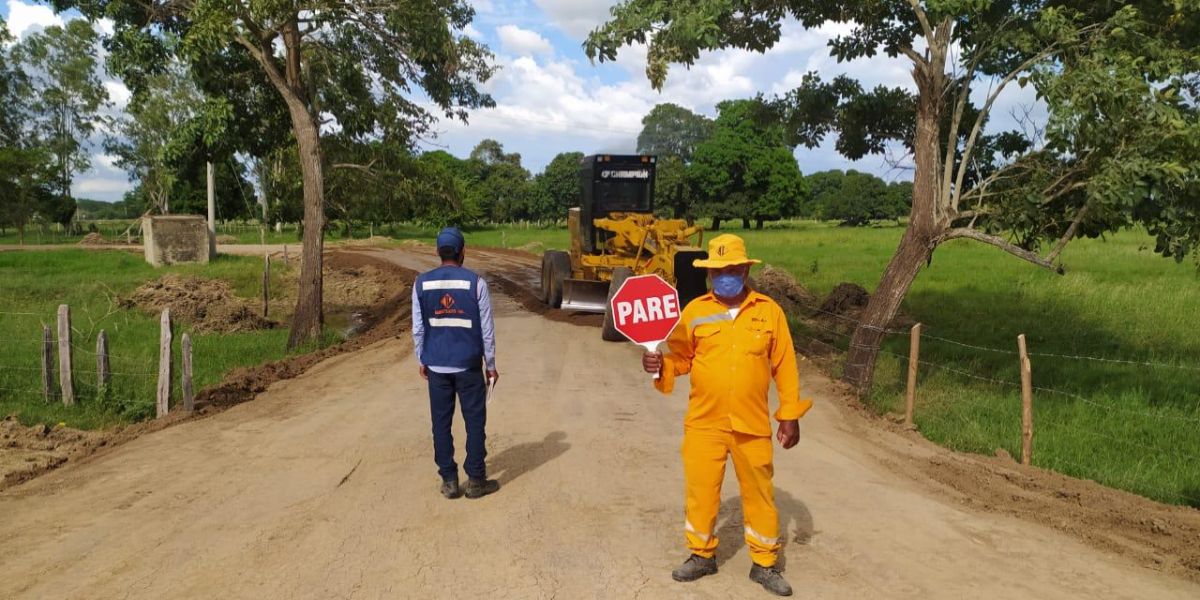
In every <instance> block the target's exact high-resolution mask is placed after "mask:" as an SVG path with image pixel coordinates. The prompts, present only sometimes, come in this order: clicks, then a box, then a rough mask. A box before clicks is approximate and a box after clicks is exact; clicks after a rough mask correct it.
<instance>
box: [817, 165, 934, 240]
mask: <svg viewBox="0 0 1200 600" xmlns="http://www.w3.org/2000/svg"><path fill="white" fill-rule="evenodd" d="M805 180H806V181H807V182H808V184H809V196H808V200H807V201H806V202H805V203H804V205H805V211H807V212H806V213H805V214H807V215H809V216H816V217H818V218H821V219H830V220H837V221H841V222H842V224H843V225H854V226H860V225H866V224H868V223H870V222H871V221H877V220H883V219H890V220H895V219H897V218H899V217H900V216H901V215H902V214H905V213H907V212H908V204H907V203H906V202H905V201H904V190H905V189H908V190H910V192H909V193H911V184H909V186H904V185H897V184H892V185H891V186H889V185H888V184H887V183H885V182H884V181H883V180H882V179H880V178H878V177H876V176H874V175H871V174H870V173H860V172H858V171H855V170H850V171H846V172H845V173H843V172H841V171H836V170H834V171H824V172H821V173H813V174H812V175H809V176H808V177H806V178H805Z"/></svg>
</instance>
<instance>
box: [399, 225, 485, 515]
mask: <svg viewBox="0 0 1200 600" xmlns="http://www.w3.org/2000/svg"><path fill="white" fill-rule="evenodd" d="M465 246H466V240H464V239H463V234H462V232H460V231H459V230H458V229H457V228H454V227H447V228H446V229H443V230H442V231H441V233H438V236H437V252H438V257H440V258H441V259H442V266H440V267H438V268H436V269H434V270H432V271H429V272H427V273H422V274H421V275H420V276H419V277H417V281H416V283H414V284H413V295H412V308H413V310H412V323H413V324H412V332H413V344H414V345H415V346H416V352H417V362H419V363H420V365H421V368H420V372H421V377H423V378H425V380H426V381H428V382H429V412H430V415H431V416H432V417H433V460H434V462H435V463H437V466H438V474H439V475H441V476H442V495H443V496H445V497H447V498H458V497H459V496H461V495H463V494H464V492H465V494H466V496H467V497H468V498H481V497H483V496H486V495H488V494H491V493H493V492H495V491H497V490H499V489H500V482H498V481H495V480H491V479H488V478H487V467H486V466H485V465H484V458H485V457H486V456H487V449H486V448H485V447H484V440H485V438H486V434H485V433H484V429H485V427H486V426H487V385H488V383H487V382H485V381H484V368H485V367H484V364H485V363H486V370H487V379H488V380H489V381H490V383H491V384H493V385H494V384H495V382H496V381H497V380H498V379H499V378H500V373H498V372H497V371H496V336H495V327H494V325H493V322H492V300H491V297H490V296H489V295H488V288H487V282H486V281H484V280H483V278H482V277H480V276H479V275H476V274H475V273H474V272H472V271H470V270H468V269H464V268H463V266H462V265H463V258H464V255H465V252H464V250H463V248H464V247H465ZM455 396H457V397H458V401H459V403H460V405H461V410H462V416H463V421H464V422H465V423H466V429H467V459H466V461H464V462H463V470H464V471H466V472H467V484H466V485H465V486H463V488H465V489H463V488H460V487H459V483H458V464H457V463H455V462H454V437H453V435H451V433H450V426H451V424H452V423H453V421H454V399H455Z"/></svg>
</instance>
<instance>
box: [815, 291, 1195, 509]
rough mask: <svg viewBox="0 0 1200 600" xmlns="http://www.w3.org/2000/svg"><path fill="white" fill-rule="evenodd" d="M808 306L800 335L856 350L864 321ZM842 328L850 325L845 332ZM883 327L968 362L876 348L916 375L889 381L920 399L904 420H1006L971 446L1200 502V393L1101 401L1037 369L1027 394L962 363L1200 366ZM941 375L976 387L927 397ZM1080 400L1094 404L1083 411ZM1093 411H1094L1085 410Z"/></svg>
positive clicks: (1186, 369) (1161, 496)
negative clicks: (1157, 403) (1137, 402)
mask: <svg viewBox="0 0 1200 600" xmlns="http://www.w3.org/2000/svg"><path fill="white" fill-rule="evenodd" d="M801 307H802V309H803V310H805V311H808V314H807V316H808V317H809V318H807V319H804V320H803V321H802V327H803V329H802V330H801V331H799V332H796V335H797V336H798V337H803V338H807V339H809V340H812V341H815V342H816V343H818V344H820V345H822V346H824V347H825V348H827V349H830V350H833V351H840V350H841V348H842V347H847V348H848V347H850V346H851V344H852V342H851V340H852V337H853V336H852V332H853V328H854V327H857V326H859V325H865V324H864V323H863V322H862V321H861V320H859V319H856V318H854V317H851V316H849V315H846V314H839V313H837V312H832V311H828V310H823V309H821V308H818V307H812V306H804V305H801ZM823 321H824V322H823ZM839 326H841V327H844V328H846V329H849V331H846V330H843V329H839V328H838V327H839ZM878 329H879V331H880V332H881V333H882V334H883V335H884V336H885V340H884V341H885V342H886V338H887V337H901V336H902V337H905V338H919V340H921V341H931V342H934V343H939V344H945V345H947V346H949V347H951V348H953V349H954V351H955V352H957V353H960V354H959V356H962V357H963V358H964V359H965V360H963V361H961V362H959V361H955V363H954V364H953V366H952V365H950V364H944V363H941V362H936V361H932V360H929V359H927V358H922V357H921V356H920V352H919V348H920V343H919V341H918V342H914V343H913V344H912V345H911V346H910V352H909V354H907V355H906V354H903V353H901V352H896V351H893V350H891V349H889V346H888V345H887V344H886V343H883V344H881V346H880V348H879V349H878V352H879V354H880V355H883V356H886V357H888V358H889V359H894V360H895V361H896V362H897V363H898V364H899V365H900V366H901V367H903V366H906V365H907V366H908V367H909V369H912V370H915V372H916V374H917V376H916V377H912V378H910V379H909V382H904V381H903V379H904V376H905V375H907V369H903V368H902V369H901V373H900V381H899V382H891V381H889V382H885V383H886V384H894V385H895V387H897V388H900V389H904V390H905V392H906V396H907V397H909V398H915V400H916V402H915V403H913V404H909V403H906V402H903V401H902V409H903V410H904V411H905V412H906V413H907V414H905V419H906V422H908V423H915V424H916V426H919V425H920V424H921V421H923V420H924V419H921V417H922V411H923V410H925V411H928V412H929V413H930V414H931V415H935V413H937V412H938V411H944V412H943V413H942V414H941V415H935V416H937V417H945V416H949V417H950V418H951V419H956V420H957V421H958V423H959V424H960V425H961V427H962V428H964V429H971V428H974V429H976V430H979V429H986V427H987V426H989V425H990V426H992V427H997V425H996V424H999V427H1001V428H1002V429H1003V430H1004V431H1005V432H1008V433H1002V434H998V435H991V436H988V435H986V434H985V435H980V436H976V437H975V438H973V439H972V441H973V442H974V443H973V444H964V445H966V446H971V445H974V446H975V448H974V449H975V450H977V451H985V449H984V448H983V447H980V446H979V439H978V438H979V437H983V438H985V439H987V441H990V442H996V443H995V444H993V445H992V446H991V448H992V449H995V448H997V447H999V448H1005V449H1006V450H1007V449H1008V448H1012V449H1021V450H1023V451H1025V452H1027V453H1028V455H1027V456H1024V457H1021V456H1019V454H1020V453H1018V452H1013V453H1012V455H1013V456H1014V458H1016V459H1018V460H1019V459H1022V458H1024V459H1025V461H1026V462H1028V463H1031V464H1034V465H1036V466H1039V467H1043V468H1047V469H1051V470H1055V471H1059V472H1062V473H1064V474H1067V475H1071V476H1075V477H1081V478H1085V479H1091V480H1094V481H1097V482H1099V483H1102V484H1106V485H1110V486H1114V487H1118V488H1121V489H1125V490H1128V491H1132V492H1135V493H1141V494H1144V495H1150V496H1152V497H1154V498H1156V499H1158V500H1161V501H1166V502H1171V503H1183V504H1189V505H1191V506H1195V507H1200V397H1197V398H1195V399H1194V402H1195V403H1194V404H1193V405H1192V406H1191V409H1190V411H1189V410H1188V409H1187V408H1180V409H1168V408H1162V407H1160V408H1155V407H1153V406H1149V407H1141V406H1126V405H1121V404H1118V403H1109V402H1103V401H1100V400H1098V399H1097V397H1096V396H1097V395H1089V394H1086V393H1077V392H1073V391H1067V390H1063V389H1059V388H1056V387H1054V386H1052V385H1050V384H1047V383H1044V382H1041V381H1039V380H1038V379H1037V378H1036V366H1034V367H1033V368H1032V371H1033V373H1032V374H1031V375H1030V377H1031V380H1032V381H1031V385H1029V386H1028V392H1027V393H1025V392H1024V391H1023V389H1022V388H1023V382H1022V381H1018V380H1014V379H1005V378H1001V377H997V376H993V375H992V373H991V372H984V371H976V370H973V369H971V368H970V367H964V366H963V363H966V364H971V361H970V355H971V354H982V355H989V354H990V355H1000V356H1007V357H1010V358H1011V359H1012V365H1013V366H1014V367H1016V370H1017V371H1018V372H1019V371H1020V370H1021V364H1022V362H1025V363H1027V364H1028V363H1029V362H1033V363H1034V365H1036V364H1037V361H1045V360H1070V361H1084V362H1088V363H1094V364H1096V365H1100V366H1102V367H1103V366H1112V367H1131V368H1142V369H1156V370H1174V371H1177V372H1180V373H1186V374H1190V373H1194V372H1197V371H1200V366H1197V365H1194V364H1175V363H1170V362H1163V361H1154V360H1145V361H1143V360H1133V359H1129V358H1123V357H1111V356H1090V355H1086V354H1079V355H1074V354H1065V353H1061V352H1036V351H1033V350H1032V349H1028V350H1027V351H1026V352H1025V353H1024V354H1022V352H1021V349H1020V348H1019V347H1018V348H1013V349H1008V348H998V347H994V346H987V345H981V344H977V343H970V342H964V341H962V340H956V339H952V338H948V337H944V336H938V335H931V334H929V333H927V332H926V331H925V330H927V329H929V326H928V325H924V324H915V325H914V326H913V327H912V328H909V329H896V328H878ZM914 329H915V331H916V333H914ZM1013 337H1014V340H1015V339H1016V338H1017V337H1018V336H1017V335H1015V334H1014V335H1013ZM1014 346H1016V345H1015V344H1014ZM991 360H993V361H994V360H995V359H994V358H993V359H991ZM889 376H890V373H889ZM937 377H942V378H945V379H947V380H950V381H961V382H963V383H964V384H970V385H971V386H976V387H974V388H971V387H964V388H962V389H960V390H954V391H952V392H949V391H947V390H945V389H937V390H931V393H930V395H931V396H932V395H936V396H938V397H937V398H936V401H935V399H932V398H926V397H923V395H922V388H921V385H920V384H921V383H928V382H929V381H930V380H931V379H933V378H937ZM1033 382H1037V383H1033ZM980 387H982V388H990V390H989V393H979V388H980ZM946 396H950V397H949V398H947V397H946ZM1024 396H1028V397H1024ZM926 401H927V402H926ZM1025 403H1028V404H1029V405H1030V406H1029V412H1030V418H1029V419H1028V422H1023V421H1026V419H1025V418H1024V415H1023V414H1022V413H1023V408H1024V407H1023V406H1022V404H1025ZM935 404H936V405H935ZM910 406H912V407H913V408H909V407H910ZM1079 406H1083V407H1086V409H1080V408H1078V407H1079ZM1085 410H1086V411H1090V414H1088V415H1084V414H1083V413H1084V411H1085ZM914 413H915V414H914ZM1096 415H1099V416H1098V417H1097V416H1096ZM914 419H915V421H914ZM983 421H988V422H990V423H984V422H983ZM1099 425H1104V426H1103V427H1102V426H1099ZM1026 426H1028V428H1029V432H1028V436H1029V438H1030V443H1029V444H1024V443H1023V442H1024V440H1023V439H1021V438H1022V437H1024V435H1025V433H1026V432H1025V431H1023V429H1024V428H1025V427H1026ZM947 427H948V426H947V425H946V424H945V423H943V424H942V425H941V429H942V430H945V429H946V428H947ZM942 433H943V436H942V437H946V436H945V431H943V432H942ZM1065 440H1072V441H1071V442H1067V441H1065ZM1085 441H1086V443H1084V442H1085ZM968 449H970V448H968ZM1035 450H1036V452H1034V451H1035ZM986 451H988V452H990V451H991V450H990V449H989V450H986ZM1114 454H1122V455H1124V457H1125V459H1124V460H1122V461H1120V462H1121V463H1122V464H1120V465H1117V464H1108V463H1105V461H1104V458H1105V457H1111V456H1113V455H1114ZM1158 476H1161V478H1162V479H1165V480H1167V481H1169V482H1172V483H1168V484H1165V485H1164V483H1163V482H1162V481H1160V480H1158V479H1157V478H1156V477H1158Z"/></svg>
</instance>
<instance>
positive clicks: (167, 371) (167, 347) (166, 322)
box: [155, 308, 171, 419]
mask: <svg viewBox="0 0 1200 600" xmlns="http://www.w3.org/2000/svg"><path fill="white" fill-rule="evenodd" d="M170 405H171V309H169V308H164V309H163V311H162V319H161V320H160V321H159V334H158V396H157V398H156V409H157V410H156V414H155V416H156V418H159V419H161V418H163V417H165V416H167V411H168V410H169V409H170V407H171V406H170Z"/></svg>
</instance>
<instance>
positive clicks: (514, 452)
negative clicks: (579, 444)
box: [488, 431, 571, 485]
mask: <svg viewBox="0 0 1200 600" xmlns="http://www.w3.org/2000/svg"><path fill="white" fill-rule="evenodd" d="M565 439H567V434H566V433H565V432H562V431H554V432H551V433H548V434H546V438H545V439H544V440H542V441H540V442H526V443H524V444H517V445H516V446H512V447H509V448H505V449H504V450H501V451H500V452H499V453H498V454H496V455H495V456H492V457H491V458H490V460H489V461H488V462H489V463H490V464H489V466H488V471H489V472H490V473H491V474H492V477H494V478H495V479H496V480H498V481H499V482H500V485H508V484H509V483H510V482H511V481H512V480H514V479H516V478H518V477H520V476H522V475H524V474H526V473H528V472H530V471H532V470H534V469H536V468H538V467H540V466H542V465H544V464H546V463H548V462H550V461H552V460H554V459H556V458H558V457H560V456H562V455H563V453H565V452H566V451H567V450H569V449H570V448H571V445H570V444H568V443H566V442H564V441H563V440H565Z"/></svg>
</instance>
